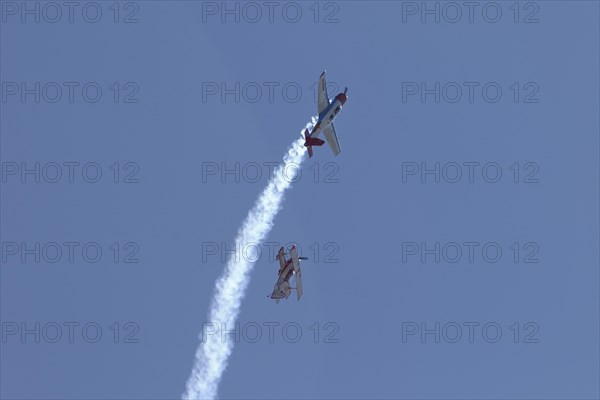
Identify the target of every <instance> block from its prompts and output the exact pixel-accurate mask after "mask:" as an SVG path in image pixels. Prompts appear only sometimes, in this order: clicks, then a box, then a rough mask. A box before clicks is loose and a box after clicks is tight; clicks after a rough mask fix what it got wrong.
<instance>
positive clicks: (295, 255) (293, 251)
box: [290, 246, 302, 300]
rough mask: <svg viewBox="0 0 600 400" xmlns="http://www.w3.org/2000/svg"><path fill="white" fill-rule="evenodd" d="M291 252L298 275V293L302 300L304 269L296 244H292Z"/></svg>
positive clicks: (295, 271)
mask: <svg viewBox="0 0 600 400" xmlns="http://www.w3.org/2000/svg"><path fill="white" fill-rule="evenodd" d="M290 253H291V255H292V263H293V265H294V275H295V276H296V295H297V296H298V300H300V297H302V270H301V269H300V259H299V258H298V250H297V249H296V246H292V249H291V250H290Z"/></svg>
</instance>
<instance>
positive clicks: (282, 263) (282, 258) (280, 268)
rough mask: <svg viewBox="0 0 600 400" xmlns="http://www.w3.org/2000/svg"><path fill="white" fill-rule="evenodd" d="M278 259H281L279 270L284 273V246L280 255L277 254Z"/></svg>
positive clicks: (280, 250)
mask: <svg viewBox="0 0 600 400" xmlns="http://www.w3.org/2000/svg"><path fill="white" fill-rule="evenodd" d="M277 258H278V259H279V270H280V271H283V269H284V268H285V250H284V249H283V246H281V248H280V249H279V253H277Z"/></svg>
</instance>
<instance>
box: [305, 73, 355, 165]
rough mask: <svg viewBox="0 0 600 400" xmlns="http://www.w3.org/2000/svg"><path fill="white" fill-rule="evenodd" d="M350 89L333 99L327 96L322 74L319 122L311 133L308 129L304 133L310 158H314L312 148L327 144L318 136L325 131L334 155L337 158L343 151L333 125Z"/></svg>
mask: <svg viewBox="0 0 600 400" xmlns="http://www.w3.org/2000/svg"><path fill="white" fill-rule="evenodd" d="M346 92H348V88H345V89H344V93H338V95H337V96H335V97H334V98H333V99H330V98H329V97H328V96H327V82H325V71H323V72H322V73H321V76H320V77H319V93H318V105H317V109H318V111H319V120H318V121H317V124H316V125H315V126H314V127H313V128H312V131H311V132H310V133H309V132H308V129H306V130H305V131H304V146H305V147H308V157H309V158H310V157H312V156H313V150H312V146H322V145H323V143H325V142H324V141H323V140H321V139H318V138H317V137H316V136H318V135H319V133H321V131H323V132H324V133H325V139H327V143H328V144H329V147H331V151H333V155H334V156H337V155H338V154H340V152H341V151H342V150H341V149H340V142H339V141H338V138H337V134H336V133H335V126H334V125H333V119H334V118H335V117H336V116H337V114H338V113H339V112H340V110H341V109H342V106H343V105H344V103H346V100H348V96H347V95H346Z"/></svg>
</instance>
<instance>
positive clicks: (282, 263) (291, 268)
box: [267, 245, 308, 303]
mask: <svg viewBox="0 0 600 400" xmlns="http://www.w3.org/2000/svg"><path fill="white" fill-rule="evenodd" d="M290 255H291V258H290V259H289V260H287V261H286V259H285V250H284V249H283V246H281V248H280V249H279V253H277V258H278V259H279V272H278V274H279V275H278V277H277V282H276V283H275V287H274V288H273V293H271V294H270V295H267V297H270V298H272V299H273V300H275V301H276V302H277V303H279V300H281V299H283V298H286V299H287V298H288V297H290V293H292V290H293V289H295V290H296V295H297V296H298V300H300V297H302V271H301V270H300V260H308V258H307V257H298V250H296V246H295V245H294V246H292V248H291V249H290ZM292 275H294V276H295V277H296V287H295V288H293V287H290V278H291V277H292Z"/></svg>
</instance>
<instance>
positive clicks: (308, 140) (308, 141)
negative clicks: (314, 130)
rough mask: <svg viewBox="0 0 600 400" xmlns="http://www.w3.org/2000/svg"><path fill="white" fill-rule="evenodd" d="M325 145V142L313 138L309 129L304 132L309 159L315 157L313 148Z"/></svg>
mask: <svg viewBox="0 0 600 400" xmlns="http://www.w3.org/2000/svg"><path fill="white" fill-rule="evenodd" d="M323 143H325V141H323V140H321V139H318V138H314V137H312V136H311V135H310V132H308V129H305V130H304V146H305V147H308V157H309V158H310V157H312V156H313V150H312V146H323Z"/></svg>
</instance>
